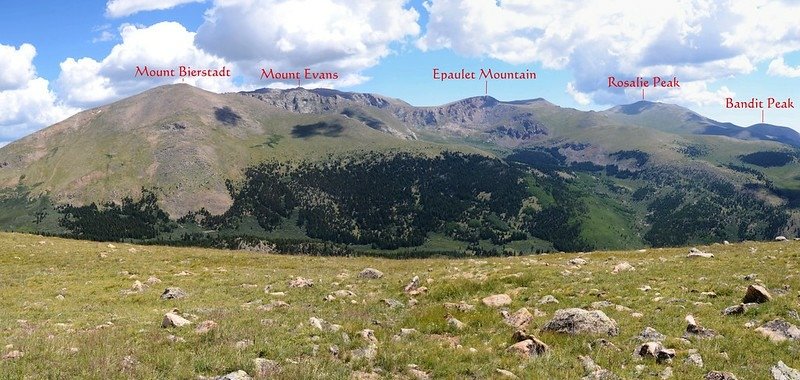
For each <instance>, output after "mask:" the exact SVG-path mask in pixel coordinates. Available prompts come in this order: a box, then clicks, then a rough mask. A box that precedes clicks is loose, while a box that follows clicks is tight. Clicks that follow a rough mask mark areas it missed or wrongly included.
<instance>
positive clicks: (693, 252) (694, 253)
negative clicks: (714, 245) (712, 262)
mask: <svg viewBox="0 0 800 380" xmlns="http://www.w3.org/2000/svg"><path fill="white" fill-rule="evenodd" d="M686 257H688V258H690V259H696V258H703V259H710V258H713V257H714V255H713V254H711V253H708V252H703V251H701V250H699V249H697V248H692V249H690V250H689V254H688V255H686Z"/></svg>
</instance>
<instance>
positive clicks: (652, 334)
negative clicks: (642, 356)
mask: <svg viewBox="0 0 800 380" xmlns="http://www.w3.org/2000/svg"><path fill="white" fill-rule="evenodd" d="M636 339H639V340H641V341H642V342H649V341H656V342H663V341H664V339H667V336H666V335H664V334H662V333H660V332H658V331H657V330H656V329H654V328H652V327H650V326H647V327H645V328H644V330H642V332H640V333H639V336H637V337H636Z"/></svg>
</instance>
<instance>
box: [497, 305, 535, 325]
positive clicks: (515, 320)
mask: <svg viewBox="0 0 800 380" xmlns="http://www.w3.org/2000/svg"><path fill="white" fill-rule="evenodd" d="M501 314H502V315H503V322H505V323H506V324H508V325H509V326H512V327H514V328H517V329H524V328H525V327H526V326H528V323H530V321H531V320H532V319H533V314H531V312H530V311H528V309H526V308H524V307H523V308H521V309H519V310H517V311H516V312H515V313H514V314H508V312H507V311H502V312H501Z"/></svg>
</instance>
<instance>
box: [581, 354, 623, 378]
mask: <svg viewBox="0 0 800 380" xmlns="http://www.w3.org/2000/svg"><path fill="white" fill-rule="evenodd" d="M578 359H580V361H581V365H583V371H584V372H585V374H584V376H583V377H582V378H581V380H612V379H618V378H619V377H617V375H615V374H614V373H613V372H611V371H609V370H607V369H604V368H603V367H600V366H599V365H597V363H595V362H594V360H592V358H590V357H588V356H579V357H578Z"/></svg>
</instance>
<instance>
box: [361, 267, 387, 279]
mask: <svg viewBox="0 0 800 380" xmlns="http://www.w3.org/2000/svg"><path fill="white" fill-rule="evenodd" d="M358 277H360V278H367V279H371V280H376V279H379V278H381V277H383V272H381V271H379V270H377V269H375V268H364V270H362V271H361V272H360V273H359V274H358Z"/></svg>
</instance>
